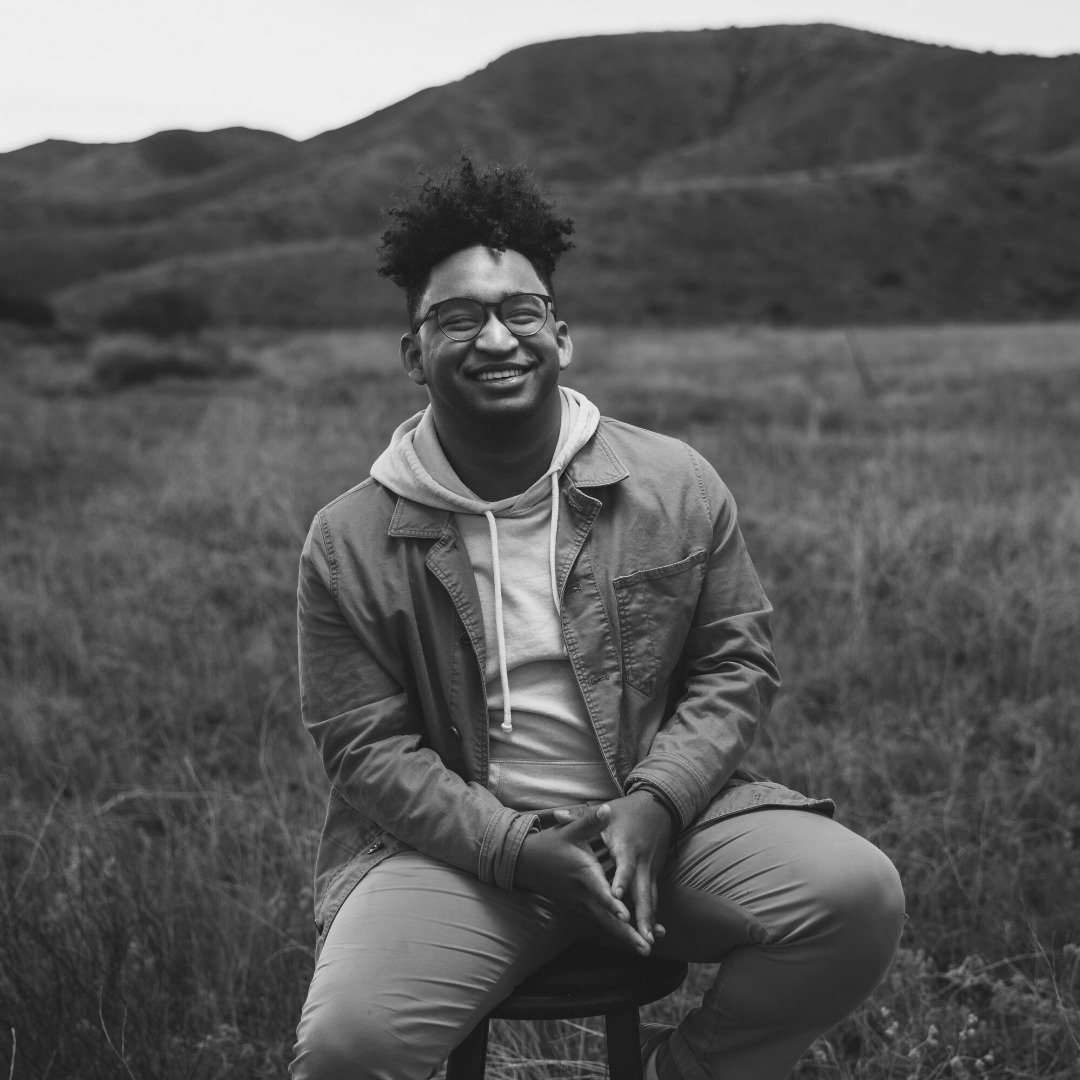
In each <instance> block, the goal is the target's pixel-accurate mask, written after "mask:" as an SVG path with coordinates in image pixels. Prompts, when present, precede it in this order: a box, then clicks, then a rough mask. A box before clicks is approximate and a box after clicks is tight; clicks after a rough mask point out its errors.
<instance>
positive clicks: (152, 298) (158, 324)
mask: <svg viewBox="0 0 1080 1080" xmlns="http://www.w3.org/2000/svg"><path fill="white" fill-rule="evenodd" d="M98 323H99V325H100V326H101V327H102V329H104V330H116V331H124V330H130V331H135V332H137V333H143V334H152V335H153V336H154V337H160V338H168V337H175V336H176V335H178V334H197V333H198V332H199V331H200V330H203V329H205V327H206V326H207V325H209V323H210V312H209V310H208V309H207V307H206V304H205V303H204V302H203V301H202V299H201V298H200V297H198V296H195V295H192V294H189V293H185V292H180V291H178V290H176V289H151V290H148V291H147V292H142V293H136V294H135V295H133V296H130V297H128V298H127V300H125V301H124V302H123V303H121V304H117V305H116V306H115V307H111V308H108V309H107V310H106V311H104V312H102V314H101V317H100V318H99V319H98Z"/></svg>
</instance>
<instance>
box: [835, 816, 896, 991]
mask: <svg viewBox="0 0 1080 1080" xmlns="http://www.w3.org/2000/svg"><path fill="white" fill-rule="evenodd" d="M854 840H856V841H858V842H857V843H855V844H852V845H850V850H849V851H848V852H847V853H846V856H845V857H844V858H842V859H840V860H838V862H839V864H840V865H839V866H837V867H834V870H835V871H836V872H835V873H834V874H833V875H831V876H830V886H831V887H830V888H829V889H828V890H827V897H826V900H825V908H826V918H827V921H828V923H829V924H830V926H831V928H832V930H833V933H832V934H830V935H829V936H830V937H831V938H832V940H833V942H834V943H835V945H836V947H837V948H838V949H840V950H842V952H843V953H844V956H845V966H847V967H849V969H850V966H851V965H852V963H853V962H857V964H858V966H859V967H861V968H862V971H863V979H862V980H860V981H865V982H866V983H867V984H868V990H867V992H869V989H872V988H873V987H874V986H876V985H877V984H878V983H879V982H880V981H881V980H882V979H883V978H884V977H885V973H886V972H887V971H888V969H889V965H890V964H891V963H892V959H893V956H894V955H895V953H896V947H897V945H898V944H899V942H900V934H901V931H902V930H903V927H904V921H905V919H906V915H905V911H904V908H905V903H904V890H903V886H902V885H901V882H900V875H899V874H898V873H897V872H896V867H895V866H893V864H892V862H891V861H890V859H889V858H888V857H887V856H886V855H885V854H884V853H883V852H882V851H880V850H879V849H878V848H876V847H875V846H874V845H873V844H871V843H869V842H868V841H866V840H862V839H861V838H859V837H854Z"/></svg>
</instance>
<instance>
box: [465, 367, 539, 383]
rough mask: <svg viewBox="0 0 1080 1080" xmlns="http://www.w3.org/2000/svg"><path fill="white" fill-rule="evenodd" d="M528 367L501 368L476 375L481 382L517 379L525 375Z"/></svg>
mask: <svg viewBox="0 0 1080 1080" xmlns="http://www.w3.org/2000/svg"><path fill="white" fill-rule="evenodd" d="M526 370H527V369H526V368H499V369H498V370H497V371H481V372H480V374H479V375H477V376H476V377H477V378H478V379H479V380H480V381H481V382H502V381H503V380H505V379H516V378H517V377H518V376H519V375H524V374H525V372H526Z"/></svg>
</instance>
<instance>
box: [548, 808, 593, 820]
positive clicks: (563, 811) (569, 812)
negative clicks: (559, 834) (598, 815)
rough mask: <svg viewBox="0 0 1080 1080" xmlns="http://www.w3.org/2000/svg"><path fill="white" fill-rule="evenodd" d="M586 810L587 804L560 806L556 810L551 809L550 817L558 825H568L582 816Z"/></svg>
mask: <svg viewBox="0 0 1080 1080" xmlns="http://www.w3.org/2000/svg"><path fill="white" fill-rule="evenodd" d="M587 810H588V807H587V806H560V807H559V809H558V810H554V811H552V817H554V819H555V822H556V824H558V825H569V824H570V823H571V822H572V821H577V820H578V818H580V817H583V816H584V814H585V812H586V811H587Z"/></svg>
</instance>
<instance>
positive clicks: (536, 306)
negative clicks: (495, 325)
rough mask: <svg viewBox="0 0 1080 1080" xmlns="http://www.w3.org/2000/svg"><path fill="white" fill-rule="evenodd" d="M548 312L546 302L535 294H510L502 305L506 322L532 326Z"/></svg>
mask: <svg viewBox="0 0 1080 1080" xmlns="http://www.w3.org/2000/svg"><path fill="white" fill-rule="evenodd" d="M545 314H546V308H545V306H544V302H543V301H542V300H540V299H539V298H538V297H535V296H510V297H508V298H507V299H506V300H505V301H504V302H503V305H502V318H503V320H504V321H505V322H508V323H514V324H515V325H518V326H530V325H533V324H535V323H536V322H537V320H539V319H543V318H544V316H545Z"/></svg>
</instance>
